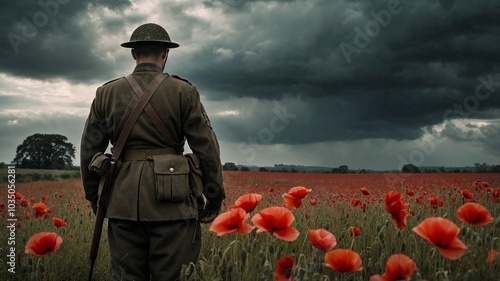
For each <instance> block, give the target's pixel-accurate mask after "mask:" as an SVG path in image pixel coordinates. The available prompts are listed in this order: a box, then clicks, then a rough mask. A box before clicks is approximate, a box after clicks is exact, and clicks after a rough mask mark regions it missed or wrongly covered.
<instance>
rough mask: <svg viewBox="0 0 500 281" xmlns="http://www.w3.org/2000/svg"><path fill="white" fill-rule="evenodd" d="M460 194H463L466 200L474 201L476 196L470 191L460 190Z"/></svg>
mask: <svg viewBox="0 0 500 281" xmlns="http://www.w3.org/2000/svg"><path fill="white" fill-rule="evenodd" d="M460 194H462V196H463V197H464V198H465V199H472V198H473V197H474V196H473V195H472V192H470V191H469V190H468V189H463V190H460Z"/></svg>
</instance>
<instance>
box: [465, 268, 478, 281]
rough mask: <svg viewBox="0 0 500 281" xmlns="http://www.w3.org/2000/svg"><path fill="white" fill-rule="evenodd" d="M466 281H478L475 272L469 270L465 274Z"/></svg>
mask: <svg viewBox="0 0 500 281" xmlns="http://www.w3.org/2000/svg"><path fill="white" fill-rule="evenodd" d="M464 280H465V281H472V280H476V278H475V276H474V272H473V271H472V270H471V269H469V270H467V272H466V273H465V274H464Z"/></svg>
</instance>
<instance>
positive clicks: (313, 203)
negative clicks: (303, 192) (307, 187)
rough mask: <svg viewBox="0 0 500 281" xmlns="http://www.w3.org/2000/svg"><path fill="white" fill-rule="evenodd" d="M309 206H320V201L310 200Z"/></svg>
mask: <svg viewBox="0 0 500 281" xmlns="http://www.w3.org/2000/svg"><path fill="white" fill-rule="evenodd" d="M309 204H310V205H311V206H316V205H318V199H316V198H313V199H311V200H309Z"/></svg>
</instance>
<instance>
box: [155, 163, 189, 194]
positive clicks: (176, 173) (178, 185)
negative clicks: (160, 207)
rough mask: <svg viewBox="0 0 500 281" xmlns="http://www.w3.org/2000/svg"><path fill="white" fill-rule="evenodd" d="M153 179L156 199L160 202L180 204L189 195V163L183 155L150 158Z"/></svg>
mask: <svg viewBox="0 0 500 281" xmlns="http://www.w3.org/2000/svg"><path fill="white" fill-rule="evenodd" d="M151 157H152V159H153V171H154V178H155V192H156V198H157V199H158V200H161V201H169V202H182V201H184V200H186V197H187V196H188V194H189V171H190V169H189V161H188V159H187V158H186V157H184V155H177V154H164V155H154V156H151Z"/></svg>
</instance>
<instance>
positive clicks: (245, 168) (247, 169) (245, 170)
mask: <svg viewBox="0 0 500 281" xmlns="http://www.w3.org/2000/svg"><path fill="white" fill-rule="evenodd" d="M240 171H242V172H248V171H250V168H248V167H247V166H241V167H240Z"/></svg>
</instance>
